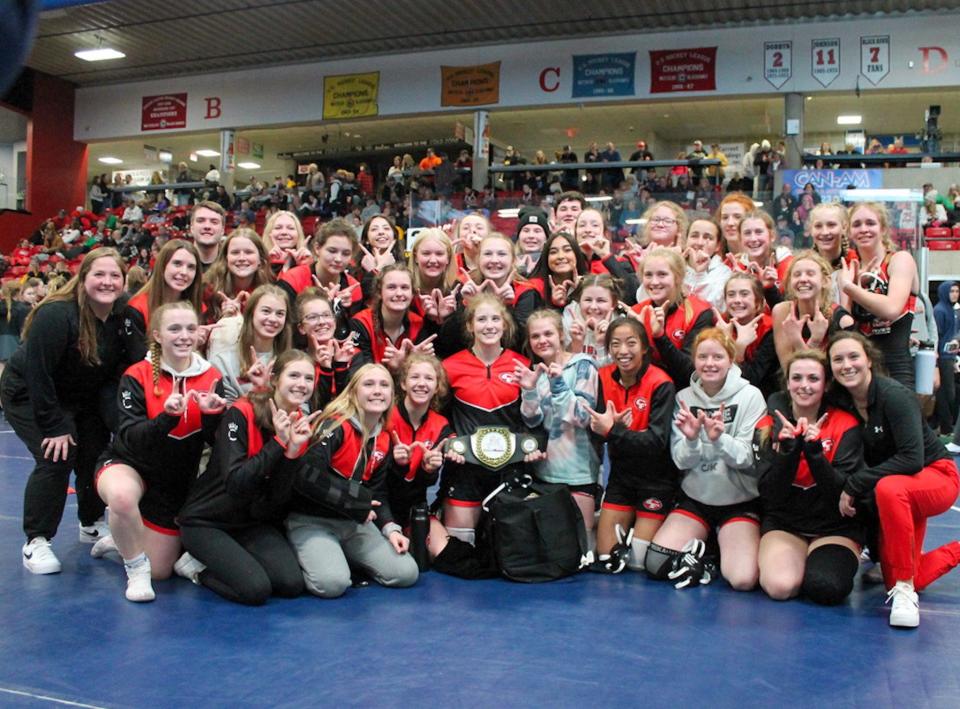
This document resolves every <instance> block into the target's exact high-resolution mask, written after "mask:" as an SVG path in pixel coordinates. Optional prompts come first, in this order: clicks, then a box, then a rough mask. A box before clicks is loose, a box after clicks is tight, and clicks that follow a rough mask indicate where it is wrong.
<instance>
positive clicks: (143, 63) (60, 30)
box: [28, 0, 960, 86]
mask: <svg viewBox="0 0 960 709" xmlns="http://www.w3.org/2000/svg"><path fill="white" fill-rule="evenodd" d="M957 9H960V0H848V1H846V2H843V1H841V0H786V1H784V0H719V1H717V0H713V1H711V0H671V2H669V3H660V2H624V1H623V0H589V1H587V2H584V0H485V1H483V2H458V3H451V2H449V1H448V0H408V1H407V2H399V3H398V2H396V0H168V1H167V2H157V3H151V2H144V0H109V1H107V2H93V3H91V4H84V5H80V6H77V7H70V8H65V9H57V10H49V11H46V12H43V13H42V14H41V16H40V23H39V29H38V33H37V39H36V43H35V44H34V47H33V52H32V54H31V56H30V59H29V61H28V64H29V66H31V67H33V68H34V69H38V70H40V71H43V72H46V73H48V74H52V75H54V76H58V77H61V78H64V79H67V80H69V81H72V82H74V83H76V84H79V85H82V86H86V85H95V84H104V83H110V82H120V81H135V80H144V79H156V78H161V77H167V76H177V75H183V74H195V73H205V72H217V71H225V70H230V69H240V68H249V67H251V66H264V65H272V64H290V63H302V62H311V61H319V60H326V59H340V58H345V57H356V56H369V55H378V54H397V53H402V52H412V51H421V50H423V49H427V48H431V49H436V48H444V47H446V48H449V47H462V46H470V45H483V44H499V43H506V42H526V41H530V40H533V39H557V38H566V37H573V36H584V35H611V34H618V33H628V32H629V33H636V32H654V31H666V30H677V29H684V28H687V29H702V28H709V27H730V26H743V25H765V24H773V23H783V22H797V21H805V20H814V19H831V18H841V17H852V16H873V15H877V14H880V15H898V14H907V13H919V12H922V13H930V12H946V11H955V10H957ZM101 40H102V43H103V45H104V46H110V47H113V48H115V49H118V50H120V51H122V52H124V53H125V54H126V55H127V56H126V58H125V59H122V60H115V61H107V62H97V63H88V62H84V61H82V60H80V59H77V58H76V57H74V56H73V53H74V52H75V51H77V50H78V49H90V48H95V47H97V46H98V43H100V42H101Z"/></svg>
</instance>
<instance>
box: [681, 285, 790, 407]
mask: <svg viewBox="0 0 960 709" xmlns="http://www.w3.org/2000/svg"><path fill="white" fill-rule="evenodd" d="M724 300H725V306H724V312H725V315H726V317H723V316H721V315H720V314H719V313H715V314H716V318H717V327H718V328H720V329H721V330H723V331H724V332H725V333H726V334H727V337H729V338H730V339H731V340H733V342H734V344H736V346H737V354H736V357H735V361H736V363H737V365H738V366H739V367H740V373H741V374H742V375H743V378H744V379H746V380H747V381H748V382H750V383H751V384H753V385H754V386H755V387H757V389H759V390H760V391H761V392H762V393H763V396H764V398H765V399H766V397H768V396H770V394H772V393H773V392H775V391H778V390H779V389H780V383H779V374H780V362H779V361H778V360H777V350H776V347H775V346H774V332H773V321H772V320H771V318H770V316H769V315H768V314H767V313H765V312H764V305H765V304H764V302H763V286H762V285H760V281H759V280H758V279H757V277H756V276H752V275H750V274H747V273H735V274H733V275H732V276H730V278H729V279H727V283H726V285H725V286H724ZM691 373H692V372H691Z"/></svg>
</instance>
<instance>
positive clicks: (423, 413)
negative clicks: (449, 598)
mask: <svg viewBox="0 0 960 709" xmlns="http://www.w3.org/2000/svg"><path fill="white" fill-rule="evenodd" d="M398 379H399V381H400V390H401V392H402V394H403V396H402V397H398V399H399V400H398V402H397V405H396V406H394V407H393V411H391V412H390V418H389V419H388V423H387V429H388V430H389V432H390V437H391V440H392V441H393V462H394V465H393V467H392V468H391V469H390V471H389V472H388V474H387V490H388V494H389V500H390V511H391V512H393V516H394V519H396V520H397V522H398V524H401V525H403V526H404V528H406V527H407V525H409V524H410V521H411V520H410V513H411V512H412V511H413V508H414V507H415V506H419V505H423V506H426V504H427V490H428V489H429V488H430V487H432V486H433V485H435V484H436V482H437V479H438V477H439V475H440V468H441V466H442V465H443V442H444V441H445V440H446V439H448V438H450V437H451V436H453V435H455V434H454V432H453V428H452V427H451V426H450V422H449V421H447V418H446V416H444V415H443V414H441V413H440V408H441V406H442V404H443V402H444V401H445V399H446V398H447V393H448V392H449V390H450V385H449V384H448V383H447V374H446V372H445V371H444V369H443V364H441V362H440V360H438V359H437V358H436V357H434V356H432V355H426V354H421V353H416V352H415V353H413V354H411V355H408V356H407V357H406V359H404V361H403V364H402V365H401V367H400V371H399V372H398ZM446 539H447V530H446V529H444V527H443V525H442V524H440V520H438V519H437V518H436V517H433V516H431V517H430V529H429V533H428V550H429V552H430V556H431V557H435V556H436V555H437V554H439V553H440V551H441V550H442V549H443V547H444V546H445V545H446Z"/></svg>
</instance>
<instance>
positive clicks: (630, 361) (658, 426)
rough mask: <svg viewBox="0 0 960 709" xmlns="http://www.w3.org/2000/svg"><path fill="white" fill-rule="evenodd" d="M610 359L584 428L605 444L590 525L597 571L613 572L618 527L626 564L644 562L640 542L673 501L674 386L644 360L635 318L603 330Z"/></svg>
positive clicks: (643, 336) (642, 335) (636, 566)
mask: <svg viewBox="0 0 960 709" xmlns="http://www.w3.org/2000/svg"><path fill="white" fill-rule="evenodd" d="M605 346H606V350H607V352H608V353H609V354H610V357H611V358H612V360H613V363H612V364H608V365H607V366H605V367H602V368H601V369H600V374H599V380H600V392H599V395H598V398H597V406H596V409H597V410H596V411H592V410H591V411H590V427H591V429H592V430H593V432H594V433H595V434H597V435H598V436H599V437H600V438H601V440H602V441H604V442H606V443H607V454H608V455H609V456H610V477H609V480H608V482H607V489H606V492H605V493H604V496H603V504H602V506H601V509H600V523H599V527H598V530H597V553H598V559H599V563H598V564H597V565H595V566H594V567H592V568H593V569H595V570H598V571H605V572H613V573H617V572H619V571H621V570H622V569H623V566H622V564H621V563H620V560H618V559H613V560H611V559H610V554H611V551H612V550H613V549H614V547H615V546H616V545H617V544H618V542H622V543H625V541H626V540H625V539H618V535H617V527H620V528H621V529H622V530H624V531H625V530H629V529H633V540H632V544H631V546H630V548H629V549H623V550H621V552H628V554H629V556H628V561H627V566H628V567H629V568H631V569H633V570H635V571H641V570H643V569H644V568H645V563H646V554H647V547H648V546H649V545H650V540H651V539H653V536H654V534H656V532H657V530H658V529H659V528H660V525H661V524H663V520H664V519H665V518H666V516H667V513H668V512H669V511H670V509H671V508H672V507H673V503H674V500H675V498H676V495H677V492H678V483H679V475H678V473H677V468H676V466H675V465H674V464H673V461H672V460H671V459H670V425H671V420H672V417H673V407H674V400H675V398H676V388H675V387H674V385H673V382H672V381H671V380H670V377H669V376H667V374H666V372H664V371H663V370H662V369H660V368H659V367H657V366H656V365H653V364H651V363H650V347H649V345H648V344H647V333H646V330H645V329H644V327H643V325H642V324H641V323H639V322H638V321H637V320H635V319H634V318H630V317H621V318H617V319H616V320H614V321H613V322H612V323H611V324H610V327H609V328H608V329H607V333H606V343H605Z"/></svg>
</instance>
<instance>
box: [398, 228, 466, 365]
mask: <svg viewBox="0 0 960 709" xmlns="http://www.w3.org/2000/svg"><path fill="white" fill-rule="evenodd" d="M410 271H411V273H412V274H413V293H414V301H413V304H412V305H411V310H412V311H413V312H415V313H417V315H420V316H421V317H423V318H424V319H426V320H430V321H431V322H433V323H434V324H435V325H436V326H437V327H439V328H440V336H439V337H438V338H437V340H436V341H435V342H434V348H435V350H436V353H437V356H438V357H440V358H443V357H448V356H449V355H451V354H453V353H454V352H456V351H457V349H458V347H457V346H456V345H457V342H459V340H460V332H461V331H462V330H463V321H462V319H461V318H458V317H456V315H457V310H458V308H457V295H458V294H459V293H460V286H461V283H460V280H459V278H458V269H457V259H456V257H455V255H454V252H453V243H452V242H451V241H450V239H449V237H448V236H447V235H446V234H445V233H444V232H443V230H442V229H424V230H423V231H421V232H420V233H419V234H417V237H416V241H415V242H414V244H413V247H412V248H411V250H410Z"/></svg>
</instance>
